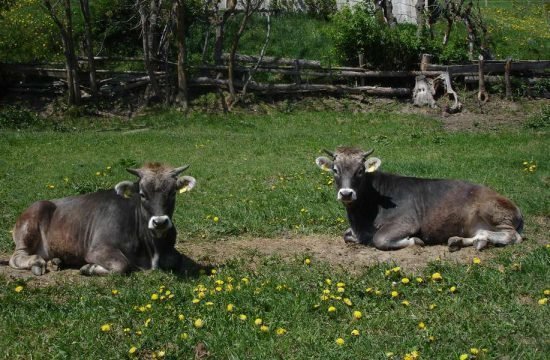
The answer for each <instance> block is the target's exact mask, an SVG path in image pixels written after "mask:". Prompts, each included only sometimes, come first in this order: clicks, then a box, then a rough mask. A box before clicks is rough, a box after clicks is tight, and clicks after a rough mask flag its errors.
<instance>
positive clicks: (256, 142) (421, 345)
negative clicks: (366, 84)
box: [0, 111, 550, 359]
mask: <svg viewBox="0 0 550 360" xmlns="http://www.w3.org/2000/svg"><path fill="white" fill-rule="evenodd" d="M82 121H87V120H82ZM137 124H140V125H142V126H143V127H142V128H139V129H133V130H129V129H124V128H120V129H116V130H113V126H112V124H101V123H99V122H98V121H96V122H95V123H94V124H93V125H88V126H87V129H86V130H78V131H77V130H73V131H64V132H59V131H50V130H46V131H31V130H26V131H11V130H10V131H8V130H0V135H1V136H0V153H1V154H3V155H2V157H1V158H0V253H3V254H4V258H2V260H7V257H8V256H9V252H10V251H12V249H13V244H12V241H11V238H10V233H9V231H10V230H11V227H12V226H13V223H14V221H15V219H16V217H17V215H18V214H19V213H20V212H21V211H22V210H23V209H24V208H26V207H27V206H28V205H29V204H30V203H32V202H33V201H35V200H38V199H44V198H56V197H63V196H68V195H73V194H77V193H82V192H86V191H92V190H95V189H98V188H108V187H111V186H113V185H114V184H116V183H117V182H119V181H121V180H125V179H132V177H131V175H129V174H128V173H126V172H125V170H124V169H125V168H126V167H132V166H136V165H139V164H141V163H142V162H144V161H150V160H154V161H163V162H168V163H170V164H172V165H182V164H187V163H188V164H191V167H190V169H189V170H188V171H187V173H188V174H190V175H192V176H194V177H196V178H197V181H198V184H197V188H196V189H194V190H193V191H192V192H190V193H186V194H182V195H180V196H179V198H178V204H177V209H176V214H175V217H174V222H175V224H176V225H177V227H178V231H179V234H180V235H179V242H180V243H182V244H184V243H185V242H188V241H189V242H195V243H201V242H204V243H206V242H209V241H213V240H218V239H220V238H226V237H234V236H247V237H250V236H262V237H272V238H273V239H274V241H281V238H282V237H283V236H302V235H309V234H329V235H334V236H339V235H340V234H341V232H342V231H343V230H344V229H345V227H346V224H345V221H344V211H343V209H341V207H340V206H339V205H338V204H337V203H336V201H335V195H334V191H333V189H332V185H331V184H330V178H329V177H327V175H326V173H322V172H321V171H320V170H319V169H318V168H317V167H316V166H315V164H314V159H315V157H316V156H318V154H320V151H321V149H323V148H328V149H332V148H334V147H335V146H337V145H343V144H349V145H358V146H362V147H364V148H367V147H374V148H375V155H376V156H378V157H380V158H381V159H382V161H383V163H382V168H383V169H385V170H386V171H391V172H398V173H402V174H406V175H415V176H423V177H445V178H463V179H467V180H471V181H475V182H480V183H484V184H487V185H489V186H491V187H493V188H495V189H496V190H497V191H499V192H501V193H502V194H504V195H506V196H508V197H510V198H511V199H512V200H514V202H516V203H517V204H518V205H519V206H520V207H521V209H522V211H523V212H524V214H525V218H526V235H527V237H528V238H529V241H526V242H524V243H523V244H520V245H517V246H514V247H509V248H504V249H492V250H489V251H491V252H494V253H495V255H496V256H495V257H494V258H493V259H491V260H487V261H485V260H483V261H482V262H481V263H479V264H476V263H474V262H473V261H474V259H471V261H468V264H467V265H453V264H449V263H446V262H435V263H432V264H431V265H429V266H428V267H427V268H426V269H424V270H421V271H418V272H417V273H407V272H406V271H404V270H402V269H398V268H397V267H396V266H397V265H395V266H394V265H387V264H381V265H378V266H373V267H369V268H365V269H364V271H363V272H361V273H360V274H352V273H349V272H346V271H343V270H336V269H334V268H332V267H329V266H328V265H327V264H325V263H323V262H320V261H318V260H317V259H315V258H311V259H310V260H311V263H309V264H307V261H305V260H306V258H309V255H308V254H307V253H304V254H303V255H301V256H298V257H296V258H295V259H294V260H291V261H287V260H282V259H280V258H278V257H277V256H276V254H275V256H274V257H258V256H257V254H243V260H241V261H232V262H229V263H226V264H224V266H222V267H220V268H217V269H216V273H214V274H204V275H201V276H198V277H196V278H179V277H177V276H175V275H172V274H166V273H161V272H149V273H138V274H133V275H131V276H128V277H122V276H112V277H107V278H103V279H90V278H80V277H77V278H74V277H71V278H68V279H67V281H62V282H61V283H58V284H49V285H48V284H46V285H41V286H37V285H36V281H35V280H34V279H32V277H29V278H25V277H22V278H17V279H12V278H10V277H2V276H0V283H1V284H2V286H0V303H1V304H2V306H1V307H0V323H1V324H2V326H0V354H2V355H0V357H2V356H4V358H10V359H11V358H47V359H51V358H67V359H69V358H70V359H74V358H125V357H137V358H154V357H157V358H160V357H166V358H173V359H176V358H178V359H181V358H192V357H193V356H194V355H195V354H196V353H198V354H199V355H200V354H204V353H205V352H206V351H207V352H208V353H209V354H210V356H211V358H214V359H218V358H222V359H224V358H229V359H245V358H246V359H271V358H284V359H288V358H294V359H304V358H314V357H315V358H317V357H318V356H319V354H322V355H323V356H324V357H326V358H329V359H348V358H349V359H351V358H377V359H384V358H394V359H403V358H407V359H413V358H415V356H417V355H418V354H419V356H420V358H425V359H436V358H439V359H443V358H444V359H458V358H480V359H481V358H484V359H492V358H503V357H509V358H511V359H520V358H521V359H543V358H544V357H545V356H547V354H548V353H550V343H549V341H548V339H549V338H550V332H549V330H548V326H547V320H548V318H549V316H548V315H549V313H548V309H549V308H548V306H547V305H544V303H545V301H547V299H548V297H549V294H548V292H549V289H550V284H549V283H548V279H549V278H550V267H549V263H550V248H549V247H548V246H544V245H541V244H543V243H545V242H547V240H548V239H547V235H545V234H547V231H548V216H549V215H550V202H549V201H548V199H549V198H550V196H549V195H550V191H549V189H548V179H549V176H550V170H549V169H548V163H549V160H550V155H549V153H548V148H549V140H548V139H549V137H548V131H547V128H542V129H537V130H529V129H523V128H522V127H521V125H518V126H515V127H511V128H508V129H506V130H493V131H479V132H460V131H459V132H453V133H449V132H446V131H444V130H443V129H442V124H441V122H440V121H439V120H436V119H433V118H430V117H427V116H422V115H414V114H401V113H398V112H386V111H379V112H372V113H366V114H365V113H357V114H355V113H352V112H346V111H344V112H300V111H296V112H293V111H289V112H287V113H279V112H277V113H272V112H266V113H265V114H262V115H250V114H233V115H230V116H219V115H204V114H193V115H190V116H188V117H185V118H184V117H182V116H181V115H180V114H178V113H174V112H166V113H160V114H156V115H155V114H154V115H147V116H144V117H142V118H140V119H136V120H134V122H133V126H135V125H137ZM122 126H123V127H126V128H128V126H129V125H128V124H122ZM64 129H68V128H67V127H64ZM106 129H111V130H110V131H105V130H106ZM524 162H527V165H525V164H524ZM531 164H536V168H533V170H534V171H526V170H525V168H526V166H529V165H531ZM215 218H216V219H217V221H216V219H215ZM252 259H255V260H254V261H252ZM252 263H253V264H254V266H251V264H252ZM343 265H344V267H345V264H343ZM434 273H439V274H440V275H441V279H438V277H437V275H436V276H433V274H434ZM29 276H30V273H29ZM404 278H407V280H409V281H408V282H407V280H403V279H404ZM417 278H419V279H417ZM432 278H433V279H432ZM339 282H341V283H342V284H338V283H339ZM545 291H547V293H546V294H545V293H544V292H545ZM392 292H395V293H393V294H392ZM544 299H546V300H544ZM539 302H540V303H541V304H539ZM230 305H231V306H230ZM332 307H333V308H332ZM329 309H330V310H329ZM357 312H360V316H359V313H357ZM354 314H355V315H356V316H354ZM180 315H181V316H180ZM258 318H261V319H262V324H263V325H264V326H265V327H261V325H256V324H255V320H256V319H258ZM199 320H200V321H199ZM354 330H357V331H354ZM352 332H353V334H352ZM354 334H355V335H354ZM339 338H341V339H342V341H343V343H342V341H340V340H338V342H337V339H339ZM464 356H465V357H464Z"/></svg>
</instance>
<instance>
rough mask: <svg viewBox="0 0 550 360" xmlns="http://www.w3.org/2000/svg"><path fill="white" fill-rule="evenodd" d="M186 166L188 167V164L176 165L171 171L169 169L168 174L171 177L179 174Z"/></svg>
mask: <svg viewBox="0 0 550 360" xmlns="http://www.w3.org/2000/svg"><path fill="white" fill-rule="evenodd" d="M188 167H189V165H183V166H180V167H177V168H175V169H173V170H172V171H170V174H171V175H172V176H173V177H176V176H178V175H179V174H181V173H182V172H184V171H185V170H187V168H188Z"/></svg>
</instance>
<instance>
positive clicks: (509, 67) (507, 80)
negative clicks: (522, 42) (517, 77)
mask: <svg viewBox="0 0 550 360" xmlns="http://www.w3.org/2000/svg"><path fill="white" fill-rule="evenodd" d="M511 71H512V59H511V58H508V59H506V64H505V65H504V82H505V84H506V99H508V100H511V99H512V80H511V78H510V72H511Z"/></svg>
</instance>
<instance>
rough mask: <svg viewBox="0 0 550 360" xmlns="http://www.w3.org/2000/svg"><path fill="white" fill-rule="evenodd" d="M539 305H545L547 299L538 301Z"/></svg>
mask: <svg viewBox="0 0 550 360" xmlns="http://www.w3.org/2000/svg"><path fill="white" fill-rule="evenodd" d="M538 303H539V305H546V304H547V303H548V298H542V299H539V301H538Z"/></svg>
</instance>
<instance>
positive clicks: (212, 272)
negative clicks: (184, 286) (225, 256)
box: [210, 269, 218, 275]
mask: <svg viewBox="0 0 550 360" xmlns="http://www.w3.org/2000/svg"><path fill="white" fill-rule="evenodd" d="M217 272H218V270H216V269H212V270H210V274H212V275H215V274H216V273H217Z"/></svg>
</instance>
